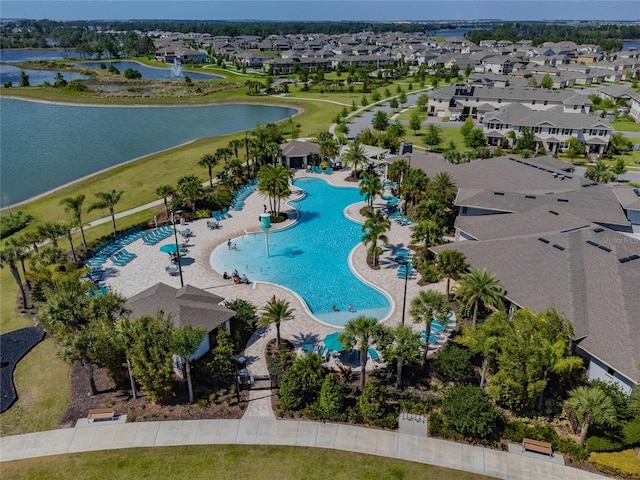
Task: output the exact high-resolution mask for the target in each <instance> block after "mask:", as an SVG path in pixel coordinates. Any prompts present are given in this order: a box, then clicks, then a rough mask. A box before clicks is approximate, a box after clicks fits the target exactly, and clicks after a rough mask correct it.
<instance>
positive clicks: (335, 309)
mask: <svg viewBox="0 0 640 480" xmlns="http://www.w3.org/2000/svg"><path fill="white" fill-rule="evenodd" d="M331 308H332V309H333V311H334V312H339V311H340V309H339V308H338V307H336V306H335V305H334V306H333V307H331Z"/></svg>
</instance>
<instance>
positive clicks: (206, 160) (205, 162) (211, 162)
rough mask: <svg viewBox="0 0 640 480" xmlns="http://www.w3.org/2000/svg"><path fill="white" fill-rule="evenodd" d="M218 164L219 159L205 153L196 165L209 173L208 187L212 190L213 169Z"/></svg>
mask: <svg viewBox="0 0 640 480" xmlns="http://www.w3.org/2000/svg"><path fill="white" fill-rule="evenodd" d="M219 162H220V157H218V156H217V155H212V154H211V153H205V154H204V155H203V156H202V157H201V158H200V160H198V165H199V166H200V167H204V168H206V169H207V170H208V172H209V187H210V188H213V167H215V166H216V165H218V163H219Z"/></svg>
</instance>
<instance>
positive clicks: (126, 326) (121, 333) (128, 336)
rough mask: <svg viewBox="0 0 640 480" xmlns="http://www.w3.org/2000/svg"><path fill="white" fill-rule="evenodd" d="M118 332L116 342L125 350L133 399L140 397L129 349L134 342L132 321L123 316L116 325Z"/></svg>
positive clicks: (116, 331) (115, 328)
mask: <svg viewBox="0 0 640 480" xmlns="http://www.w3.org/2000/svg"><path fill="white" fill-rule="evenodd" d="M114 330H115V333H116V337H115V340H116V343H117V344H118V346H119V347H120V348H121V349H122V350H123V351H124V355H125V361H126V362H127V372H128V374H129V382H130V384H131V395H132V396H133V399H134V400H135V399H137V398H138V391H137V389H136V380H135V377H134V376H133V368H132V367H131V357H130V356H129V351H130V350H131V345H132V343H133V337H132V333H131V322H130V321H129V319H127V318H121V319H119V320H117V321H116V323H115V327H114Z"/></svg>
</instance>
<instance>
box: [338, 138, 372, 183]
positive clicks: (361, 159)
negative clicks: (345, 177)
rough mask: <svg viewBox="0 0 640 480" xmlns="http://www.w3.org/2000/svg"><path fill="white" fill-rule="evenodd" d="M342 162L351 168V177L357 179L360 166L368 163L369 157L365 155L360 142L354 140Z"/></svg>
mask: <svg viewBox="0 0 640 480" xmlns="http://www.w3.org/2000/svg"><path fill="white" fill-rule="evenodd" d="M342 161H343V162H344V164H345V165H347V166H349V165H350V166H351V176H352V177H355V176H356V175H357V172H358V170H359V169H360V166H361V165H363V164H365V163H366V162H367V155H366V153H365V149H364V147H363V146H362V145H361V144H360V142H358V141H357V140H354V141H353V142H351V143H349V146H348V147H347V150H346V151H345V153H344V156H343V157H342Z"/></svg>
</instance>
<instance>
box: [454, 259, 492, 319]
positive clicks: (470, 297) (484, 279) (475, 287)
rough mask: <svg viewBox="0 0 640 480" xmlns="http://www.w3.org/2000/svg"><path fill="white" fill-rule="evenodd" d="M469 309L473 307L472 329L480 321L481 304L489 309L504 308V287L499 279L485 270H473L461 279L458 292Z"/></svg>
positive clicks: (457, 295)
mask: <svg viewBox="0 0 640 480" xmlns="http://www.w3.org/2000/svg"><path fill="white" fill-rule="evenodd" d="M455 295H456V297H459V298H460V299H461V300H462V301H463V302H464V303H465V304H466V306H467V307H470V306H473V320H472V323H471V325H472V327H473V328H476V322H477V320H478V306H479V304H480V303H482V304H483V305H485V306H487V307H498V308H499V307H501V306H502V287H501V285H500V282H499V281H498V278H497V277H496V276H495V275H493V274H492V273H489V271H488V270H487V269H485V268H482V269H475V268H472V269H471V270H470V271H469V273H465V274H464V275H462V276H461V277H460V286H459V287H458V289H457V290H456V293H455Z"/></svg>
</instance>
